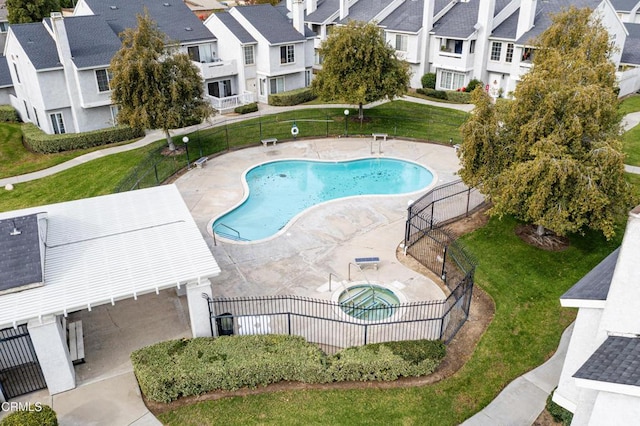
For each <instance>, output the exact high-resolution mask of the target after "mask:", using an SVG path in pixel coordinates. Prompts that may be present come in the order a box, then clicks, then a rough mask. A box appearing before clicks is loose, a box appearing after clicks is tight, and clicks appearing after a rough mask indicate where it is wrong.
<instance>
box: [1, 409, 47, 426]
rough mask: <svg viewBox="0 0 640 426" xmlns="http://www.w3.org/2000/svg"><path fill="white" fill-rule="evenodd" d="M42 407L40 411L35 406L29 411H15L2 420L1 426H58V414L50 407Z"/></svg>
mask: <svg viewBox="0 0 640 426" xmlns="http://www.w3.org/2000/svg"><path fill="white" fill-rule="evenodd" d="M40 407H41V408H42V409H41V410H40V411H37V409H36V406H34V405H31V406H30V409H29V410H20V411H15V412H13V413H11V414H9V415H8V416H7V417H5V418H4V419H2V420H0V426H58V418H57V417H56V412H55V411H53V409H52V408H51V407H49V406H48V405H44V404H43V405H40Z"/></svg>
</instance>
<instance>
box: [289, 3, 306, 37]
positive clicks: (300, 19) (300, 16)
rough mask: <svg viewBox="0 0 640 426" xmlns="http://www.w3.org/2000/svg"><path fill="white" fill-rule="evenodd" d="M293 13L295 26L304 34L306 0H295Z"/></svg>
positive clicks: (292, 7) (292, 8) (292, 6)
mask: <svg viewBox="0 0 640 426" xmlns="http://www.w3.org/2000/svg"><path fill="white" fill-rule="evenodd" d="M291 14H292V15H293V28H295V29H296V31H298V32H299V33H300V34H302V35H304V0H293V4H292V5H291Z"/></svg>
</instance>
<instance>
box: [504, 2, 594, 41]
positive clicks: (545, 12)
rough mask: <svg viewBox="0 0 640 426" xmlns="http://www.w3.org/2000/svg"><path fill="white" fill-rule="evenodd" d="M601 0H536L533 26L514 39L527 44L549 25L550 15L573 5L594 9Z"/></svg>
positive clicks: (578, 7) (579, 7)
mask: <svg viewBox="0 0 640 426" xmlns="http://www.w3.org/2000/svg"><path fill="white" fill-rule="evenodd" d="M601 2H602V0H554V1H546V2H545V1H538V3H537V7H536V17H535V21H534V25H533V28H531V29H530V30H529V31H527V32H526V33H524V34H523V35H522V37H520V38H519V39H518V40H516V43H518V44H527V43H528V42H530V41H532V40H533V39H535V38H536V37H538V36H539V35H540V34H542V33H543V32H544V30H546V29H547V28H549V26H550V25H551V16H552V15H555V14H557V13H558V12H561V11H562V10H563V9H568V8H569V6H574V7H575V8H577V9H584V8H589V9H591V10H595V9H596V7H598V5H599V4H600V3H601Z"/></svg>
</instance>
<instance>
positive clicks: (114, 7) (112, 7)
mask: <svg viewBox="0 0 640 426" xmlns="http://www.w3.org/2000/svg"><path fill="white" fill-rule="evenodd" d="M109 9H111V10H117V9H118V6H109Z"/></svg>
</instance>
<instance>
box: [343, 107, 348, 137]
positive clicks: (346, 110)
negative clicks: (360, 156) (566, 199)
mask: <svg viewBox="0 0 640 426" xmlns="http://www.w3.org/2000/svg"><path fill="white" fill-rule="evenodd" d="M344 135H345V136H347V137H348V136H349V110H348V109H345V110H344Z"/></svg>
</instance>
